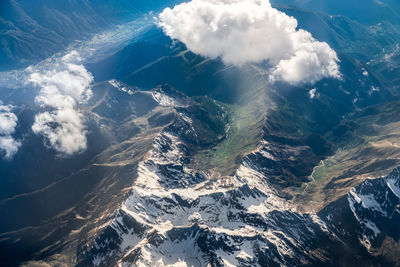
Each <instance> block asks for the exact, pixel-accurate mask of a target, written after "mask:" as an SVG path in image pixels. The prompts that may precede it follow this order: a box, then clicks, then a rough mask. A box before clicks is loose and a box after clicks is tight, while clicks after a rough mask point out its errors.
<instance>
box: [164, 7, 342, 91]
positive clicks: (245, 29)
mask: <svg viewBox="0 0 400 267" xmlns="http://www.w3.org/2000/svg"><path fill="white" fill-rule="evenodd" d="M157 23H158V25H159V26H160V27H161V28H162V29H163V30H164V32H165V34H166V35H168V36H169V37H171V38H172V39H177V40H179V41H181V42H183V43H184V44H185V45H186V46H187V48H188V49H189V50H191V51H192V52H194V53H196V54H199V55H202V56H205V57H209V58H218V57H219V58H221V59H222V60H223V61H224V63H226V64H234V65H242V64H245V63H259V62H263V61H267V62H268V63H269V64H270V66H271V74H270V80H271V82H275V81H285V82H288V83H290V84H303V83H315V82H317V81H319V80H321V79H322V78H325V77H331V78H340V72H339V66H338V62H339V59H338V57H337V55H336V52H335V51H334V50H333V49H331V48H330V47H329V45H328V44H327V43H324V42H319V41H317V40H315V39H314V38H313V37H312V35H311V34H310V33H309V32H307V31H304V30H297V20H296V19H295V18H293V17H290V16H288V15H286V14H285V13H283V12H280V11H279V10H277V9H275V8H272V6H271V4H270V2H269V1H268V0H192V1H190V2H187V3H182V4H179V5H176V6H175V7H174V8H172V9H171V8H166V9H164V11H163V12H162V13H161V14H160V15H159V17H158V22H157Z"/></svg>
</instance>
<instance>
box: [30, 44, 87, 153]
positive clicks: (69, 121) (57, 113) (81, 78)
mask: <svg viewBox="0 0 400 267" xmlns="http://www.w3.org/2000/svg"><path fill="white" fill-rule="evenodd" d="M80 60H81V59H80V57H79V54H78V53H77V52H75V51H72V52H70V53H68V54H67V55H65V56H64V57H62V58H60V59H57V60H55V62H52V64H50V65H48V66H47V67H46V68H45V69H32V73H31V74H30V79H29V81H30V82H31V83H33V84H35V85H37V86H39V87H40V92H39V94H38V96H37V97H36V98H35V101H36V103H38V104H39V105H40V106H41V107H43V108H47V109H48V108H50V111H46V112H42V113H39V114H37V115H36V116H35V122H34V124H33V126H32V130H33V132H34V133H36V134H40V135H43V136H44V137H45V138H46V140H47V142H48V144H49V145H50V147H52V148H53V149H55V150H56V151H58V152H60V153H62V154H66V155H71V154H74V153H76V152H81V151H83V150H85V149H86V143H87V140H86V134H87V130H86V126H85V124H84V119H83V115H82V114H81V112H80V110H79V104H80V103H83V102H85V101H87V100H88V99H89V98H90V97H91V96H92V91H91V89H90V84H91V83H92V82H93V76H92V75H91V74H90V73H89V72H88V71H87V70H86V69H85V67H84V66H83V65H81V64H80V63H79V62H80Z"/></svg>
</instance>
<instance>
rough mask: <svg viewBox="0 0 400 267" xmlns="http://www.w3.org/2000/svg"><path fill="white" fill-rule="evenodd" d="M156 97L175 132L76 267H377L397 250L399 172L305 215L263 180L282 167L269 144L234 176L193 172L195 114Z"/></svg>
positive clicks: (157, 145)
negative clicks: (383, 253)
mask: <svg viewBox="0 0 400 267" xmlns="http://www.w3.org/2000/svg"><path fill="white" fill-rule="evenodd" d="M153 97H154V98H155V99H156V100H157V101H158V102H159V103H160V104H161V103H162V105H172V106H173V107H174V109H175V119H174V122H173V123H172V124H171V125H169V126H167V127H166V128H164V130H163V131H162V132H161V133H160V134H159V135H158V136H156V137H155V139H154V141H153V147H152V149H151V150H150V151H149V152H148V154H147V156H146V158H145V160H143V161H142V162H141V163H140V164H139V167H138V170H137V178H136V179H135V181H134V184H133V186H132V187H131V188H130V192H129V195H128V198H127V200H126V201H125V202H124V203H123V204H122V206H121V207H120V208H119V209H118V210H117V211H115V213H114V215H113V216H112V217H110V221H109V222H108V223H106V224H105V225H102V226H101V227H99V228H98V229H97V230H96V234H95V235H94V239H93V240H92V241H91V242H89V243H87V244H82V246H81V248H80V252H79V254H78V266H87V265H94V266H114V265H118V266H275V265H277V266H296V265H323V264H324V265H332V266H333V265H335V264H342V265H350V264H355V263H356V262H357V261H360V260H361V261H362V262H364V263H365V264H372V263H373V260H374V252H373V251H374V250H377V249H379V248H380V247H381V246H382V242H383V241H382V240H383V239H387V238H393V239H395V240H398V238H399V237H398V233H399V232H400V231H399V230H400V221H399V220H400V213H399V204H400V200H399V195H400V194H399V193H400V187H399V184H400V175H399V171H398V170H397V169H396V170H394V171H393V173H392V174H391V175H389V176H388V177H386V178H379V179H376V180H367V181H365V182H364V183H362V184H361V185H359V186H358V187H356V188H354V189H353V190H351V192H350V193H349V194H348V195H347V196H345V197H343V198H342V199H339V200H338V201H336V202H334V203H332V204H331V205H329V206H328V207H326V208H325V209H324V210H322V211H321V212H319V213H301V212H299V211H297V210H296V208H295V205H293V203H291V202H290V201H289V200H287V199H285V198H282V197H281V196H280V194H279V192H277V191H276V190H275V189H273V188H272V187H271V186H270V185H269V182H268V176H265V175H264V174H263V172H262V170H263V169H264V168H263V166H264V167H265V166H266V165H265V164H264V163H265V161H266V160H270V161H274V160H276V159H275V158H274V157H276V155H275V156H274V155H272V154H271V153H269V152H268V151H269V149H268V148H269V145H268V142H267V141H263V142H262V143H261V144H260V146H259V148H258V149H257V150H256V151H254V152H253V153H251V154H250V155H249V156H248V157H246V158H245V159H244V160H243V162H242V164H241V165H240V166H239V167H238V168H237V170H236V172H235V174H234V175H232V176H225V177H215V176H213V173H210V172H205V171H200V170H196V169H193V168H192V164H191V159H190V156H189V153H190V149H189V147H190V146H191V145H192V143H196V142H198V140H197V138H198V136H197V133H196V130H195V129H194V127H193V121H192V118H191V114H190V113H188V112H182V111H180V108H179V107H175V106H174V103H175V102H177V101H179V100H173V99H174V98H173V97H171V96H169V95H168V94H165V93H164V92H162V91H156V92H153ZM167 99H168V100H167ZM182 106H184V104H183V105H182ZM254 158H257V160H254ZM344 202H345V203H344ZM338 257H343V260H342V261H339V262H338V261H337V259H338Z"/></svg>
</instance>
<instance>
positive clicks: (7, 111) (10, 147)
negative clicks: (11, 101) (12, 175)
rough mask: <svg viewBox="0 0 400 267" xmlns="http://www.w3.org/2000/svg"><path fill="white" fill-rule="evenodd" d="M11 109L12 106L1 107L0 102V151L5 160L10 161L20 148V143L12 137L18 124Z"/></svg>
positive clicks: (0, 103)
mask: <svg viewBox="0 0 400 267" xmlns="http://www.w3.org/2000/svg"><path fill="white" fill-rule="evenodd" d="M12 109H13V106H11V105H3V103H2V102H1V101H0V151H1V154H2V155H3V157H4V158H6V159H11V158H12V157H13V156H14V155H15V154H16V153H17V152H18V149H19V147H20V146H21V143H20V142H19V141H16V140H15V139H14V138H13V137H12V134H13V133H14V132H15V128H16V127H17V124H18V118H17V116H16V115H15V114H14V113H12Z"/></svg>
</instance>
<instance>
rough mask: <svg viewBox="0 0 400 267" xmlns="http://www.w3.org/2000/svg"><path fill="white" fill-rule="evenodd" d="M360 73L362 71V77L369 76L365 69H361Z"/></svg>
mask: <svg viewBox="0 0 400 267" xmlns="http://www.w3.org/2000/svg"><path fill="white" fill-rule="evenodd" d="M361 71H362V75H364V76H365V77H368V76H369V73H368V71H366V69H364V68H362V69H361Z"/></svg>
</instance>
